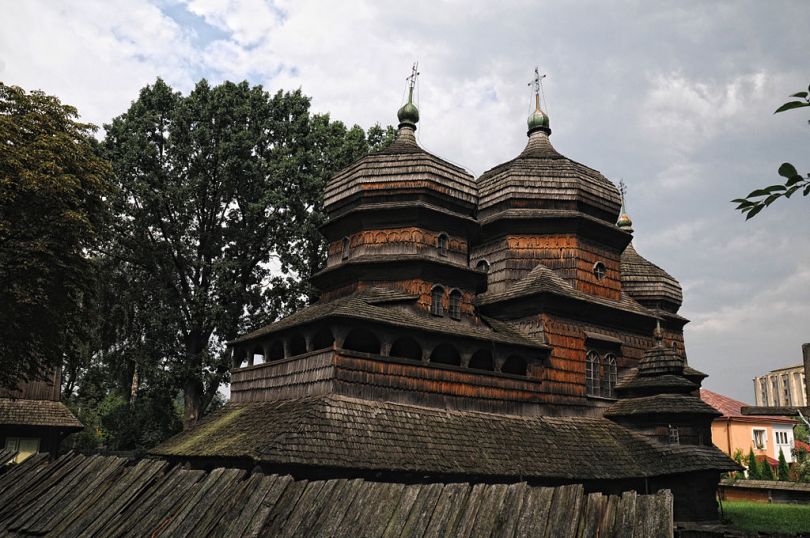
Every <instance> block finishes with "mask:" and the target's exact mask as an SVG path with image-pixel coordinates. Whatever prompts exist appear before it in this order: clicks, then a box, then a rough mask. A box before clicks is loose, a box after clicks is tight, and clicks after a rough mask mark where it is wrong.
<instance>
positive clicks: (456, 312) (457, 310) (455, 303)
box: [447, 290, 461, 319]
mask: <svg viewBox="0 0 810 538" xmlns="http://www.w3.org/2000/svg"><path fill="white" fill-rule="evenodd" d="M447 310H449V312H450V317H451V318H453V319H461V292H460V291H458V290H453V291H451V292H450V301H449V305H448V308H447Z"/></svg>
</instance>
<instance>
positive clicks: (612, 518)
mask: <svg viewBox="0 0 810 538" xmlns="http://www.w3.org/2000/svg"><path fill="white" fill-rule="evenodd" d="M618 509H619V497H618V496H616V495H611V496H610V497H608V500H607V503H606V504H605V507H604V512H603V513H602V520H601V521H600V522H599V528H598V530H597V536H613V535H614V534H613V533H614V528H615V527H616V512H617V511H618Z"/></svg>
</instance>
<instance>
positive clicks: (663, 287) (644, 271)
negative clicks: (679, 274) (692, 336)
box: [621, 243, 683, 307]
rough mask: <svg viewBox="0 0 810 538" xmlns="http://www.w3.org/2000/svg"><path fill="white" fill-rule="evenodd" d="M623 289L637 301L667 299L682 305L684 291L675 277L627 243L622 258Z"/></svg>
mask: <svg viewBox="0 0 810 538" xmlns="http://www.w3.org/2000/svg"><path fill="white" fill-rule="evenodd" d="M621 271H622V289H624V290H625V291H627V293H628V294H629V295H630V296H632V297H633V298H634V299H636V300H637V301H655V302H658V301H666V302H669V303H672V304H674V305H676V306H677V307H679V306H681V304H682V303H683V291H682V290H681V285H680V283H679V282H678V281H677V280H675V278H674V277H673V276H672V275H670V274H669V273H667V272H666V271H664V270H663V269H661V268H660V267H658V266H657V265H655V264H654V263H652V262H650V261H648V260H647V259H646V258H644V257H642V256H641V255H640V254H639V253H638V252H636V249H635V248H634V247H633V243H630V244H629V245H627V248H625V249H624V252H623V253H622V258H621Z"/></svg>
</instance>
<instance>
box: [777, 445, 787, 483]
mask: <svg viewBox="0 0 810 538" xmlns="http://www.w3.org/2000/svg"><path fill="white" fill-rule="evenodd" d="M776 475H777V478H778V479H779V480H790V476H789V475H790V468H789V467H788V464H787V460H786V459H785V454H784V453H783V452H782V449H781V448H780V449H779V466H778V467H777V471H776Z"/></svg>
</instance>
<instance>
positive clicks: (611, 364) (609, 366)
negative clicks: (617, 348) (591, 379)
mask: <svg viewBox="0 0 810 538" xmlns="http://www.w3.org/2000/svg"><path fill="white" fill-rule="evenodd" d="M601 374H602V375H601V376H600V377H601V383H600V385H601V388H602V396H604V397H605V398H613V397H614V394H613V389H615V388H616V377H617V376H618V368H617V365H616V355H614V354H613V353H608V354H607V355H605V358H604V360H603V361H602V371H601Z"/></svg>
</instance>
